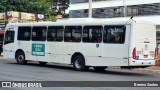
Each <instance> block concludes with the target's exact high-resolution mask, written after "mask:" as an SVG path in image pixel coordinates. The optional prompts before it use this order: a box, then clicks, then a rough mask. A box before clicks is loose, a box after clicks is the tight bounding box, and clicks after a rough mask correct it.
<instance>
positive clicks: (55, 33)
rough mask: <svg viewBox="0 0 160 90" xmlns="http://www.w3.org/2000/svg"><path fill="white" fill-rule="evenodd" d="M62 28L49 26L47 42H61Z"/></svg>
mask: <svg viewBox="0 0 160 90" xmlns="http://www.w3.org/2000/svg"><path fill="white" fill-rule="evenodd" d="M63 29H64V28H63V27H62V26H54V27H53V26H51V27H48V32H47V41H60V42H61V41H62V40H63Z"/></svg>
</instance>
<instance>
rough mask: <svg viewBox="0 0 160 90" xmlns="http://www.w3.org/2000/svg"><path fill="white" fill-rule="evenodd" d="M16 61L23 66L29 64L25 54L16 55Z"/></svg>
mask: <svg viewBox="0 0 160 90" xmlns="http://www.w3.org/2000/svg"><path fill="white" fill-rule="evenodd" d="M16 60H17V63H18V64H21V65H24V64H27V60H25V55H24V53H23V52H18V53H17V54H16Z"/></svg>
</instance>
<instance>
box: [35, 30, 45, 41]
mask: <svg viewBox="0 0 160 90" xmlns="http://www.w3.org/2000/svg"><path fill="white" fill-rule="evenodd" d="M46 32H47V27H33V29H32V40H33V41H45V40H46Z"/></svg>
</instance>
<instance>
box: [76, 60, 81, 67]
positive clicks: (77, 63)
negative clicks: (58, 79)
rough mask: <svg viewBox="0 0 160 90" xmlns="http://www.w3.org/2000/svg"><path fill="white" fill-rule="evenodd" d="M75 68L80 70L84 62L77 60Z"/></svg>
mask: <svg viewBox="0 0 160 90" xmlns="http://www.w3.org/2000/svg"><path fill="white" fill-rule="evenodd" d="M75 66H76V68H79V69H80V68H82V61H81V60H79V59H76V61H75Z"/></svg>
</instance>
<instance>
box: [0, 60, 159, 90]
mask: <svg viewBox="0 0 160 90" xmlns="http://www.w3.org/2000/svg"><path fill="white" fill-rule="evenodd" d="M0 81H160V74H159V73H153V72H142V71H132V70H115V69H106V71H104V72H96V71H94V70H93V69H92V68H91V69H90V70H89V71H87V72H80V71H74V70H73V68H72V66H68V65H65V66H64V65H59V64H51V63H49V64H47V65H45V66H40V65H39V64H38V63H37V62H30V63H29V64H27V65H18V64H17V63H16V62H15V61H14V60H4V59H0ZM122 89H123V90H144V89H145V90H158V89H159V88H155V87H150V88H149V87H136V88H135V87H123V88H118V87H53V88H0V90H122Z"/></svg>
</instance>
